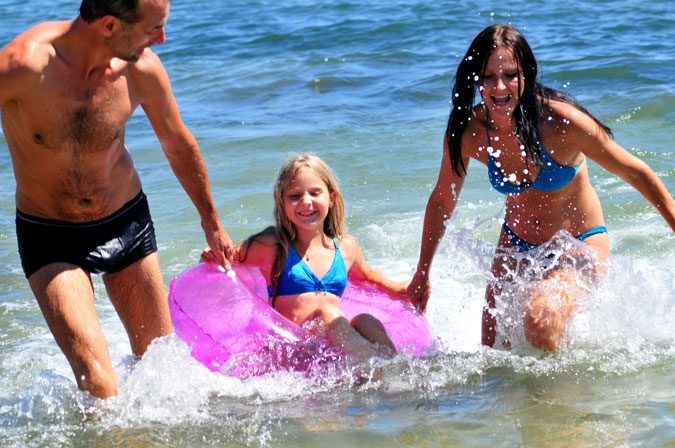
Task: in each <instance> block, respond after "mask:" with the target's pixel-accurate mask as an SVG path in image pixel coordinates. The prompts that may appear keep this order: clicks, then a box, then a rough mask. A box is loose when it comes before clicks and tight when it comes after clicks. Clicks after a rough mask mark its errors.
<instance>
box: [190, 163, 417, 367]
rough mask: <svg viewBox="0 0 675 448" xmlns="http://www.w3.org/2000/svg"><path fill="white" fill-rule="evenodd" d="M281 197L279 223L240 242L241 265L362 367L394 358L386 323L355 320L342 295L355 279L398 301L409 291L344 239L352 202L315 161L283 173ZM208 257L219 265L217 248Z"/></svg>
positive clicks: (285, 308)
mask: <svg viewBox="0 0 675 448" xmlns="http://www.w3.org/2000/svg"><path fill="white" fill-rule="evenodd" d="M274 199H275V204H274V217H275V221H276V225H275V226H274V227H268V228H267V229H265V230H263V231H262V232H260V233H257V234H255V235H252V236H251V237H249V238H248V239H247V240H246V241H244V242H243V243H240V244H238V245H237V246H236V247H235V250H234V260H235V262H239V263H242V264H248V265H254V266H257V267H258V268H259V269H260V271H261V272H262V274H263V275H264V277H265V279H266V280H267V284H268V285H269V287H268V288H269V291H270V297H271V298H272V306H273V307H274V308H275V309H276V310H277V311H278V312H279V313H280V314H282V315H283V316H285V317H287V318H288V319H290V320H292V321H293V322H295V323H297V324H299V325H302V324H305V323H310V322H312V323H317V324H318V325H316V326H314V327H313V328H314V329H318V328H322V329H323V330H324V331H325V335H326V338H327V339H328V341H329V342H330V343H331V344H332V345H334V346H336V347H338V348H341V349H342V350H343V351H344V352H345V353H347V354H349V355H351V356H353V357H354V358H355V359H356V360H357V361H359V362H362V361H365V360H367V359H368V358H370V357H372V356H373V355H378V356H382V357H391V356H393V355H394V353H395V352H396V349H395V348H394V344H393V343H392V341H391V339H390V338H389V336H388V335H387V332H386V331H385V329H384V326H383V325H382V323H381V322H380V321H378V320H377V319H376V318H374V317H373V316H371V315H369V314H360V315H358V316H356V317H354V318H353V319H352V320H351V321H348V320H347V319H346V318H345V316H344V314H343V313H342V311H341V310H340V296H341V295H342V292H343V291H344V289H345V287H346V285H347V275H348V274H349V277H350V278H354V279H357V280H366V281H368V282H371V283H374V284H376V285H379V286H381V287H382V288H384V290H385V291H387V292H388V293H389V294H390V295H391V296H393V297H396V298H402V297H404V296H405V294H406V289H407V286H408V285H407V283H404V282H393V281H390V280H387V279H386V278H385V277H384V276H383V275H382V274H381V273H379V272H378V271H375V270H373V269H372V268H371V267H370V266H368V264H367V263H366V262H365V261H364V259H363V254H362V253H361V249H360V248H359V246H358V244H357V243H356V241H355V240H354V239H353V238H351V237H349V236H347V235H345V234H344V227H345V225H344V217H345V207H344V200H343V198H342V194H341V193H340V190H339V188H338V182H337V179H336V178H335V175H334V174H333V173H332V171H331V169H330V168H329V167H328V165H326V163H325V162H324V161H323V160H321V159H320V158H318V157H316V156H314V155H301V156H296V157H293V158H292V159H291V160H290V161H288V162H287V163H286V164H285V165H284V166H283V167H282V168H281V170H280V171H279V175H278V176H277V180H276V183H275V185H274ZM202 259H203V260H204V261H206V262H209V263H215V262H216V259H215V257H214V254H213V252H212V251H211V250H210V249H206V250H205V251H204V253H203V254H202ZM305 327H309V326H307V325H306V326H305ZM310 331H315V330H310Z"/></svg>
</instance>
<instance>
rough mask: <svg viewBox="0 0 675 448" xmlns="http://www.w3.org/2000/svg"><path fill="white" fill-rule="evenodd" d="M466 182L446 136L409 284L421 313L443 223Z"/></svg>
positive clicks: (427, 294)
mask: <svg viewBox="0 0 675 448" xmlns="http://www.w3.org/2000/svg"><path fill="white" fill-rule="evenodd" d="M464 166H465V167H466V168H467V169H468V166H469V158H468V157H465V159H464ZM463 185H464V176H459V175H457V173H455V172H454V171H453V169H452V164H451V162H450V156H449V148H448V141H447V139H446V140H445V141H444V142H443V160H442V161H441V169H440V172H439V174H438V180H437V181H436V187H435V188H434V190H433V191H432V192H431V196H430V197H429V201H428V203H427V208H426V212H425V214H424V227H423V228H422V244H421V248H420V257H419V261H418V262H417V271H416V272H415V275H414V276H413V279H412V281H411V282H410V285H409V286H408V295H409V297H410V301H411V302H412V303H413V305H415V306H417V307H418V309H419V310H420V312H422V313H424V312H425V311H426V308H427V301H428V300H429V296H430V294H431V283H430V282H429V271H430V269H431V263H432V261H433V258H434V255H435V254H436V249H437V248H438V243H439V242H440V240H441V238H443V235H445V224H444V223H445V221H446V220H447V219H449V218H450V216H451V215H452V213H453V211H454V210H455V206H456V205H457V201H458V200H459V193H460V191H461V190H462V186H463Z"/></svg>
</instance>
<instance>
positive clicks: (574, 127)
mask: <svg viewBox="0 0 675 448" xmlns="http://www.w3.org/2000/svg"><path fill="white" fill-rule="evenodd" d="M568 106H569V105H568ZM557 112H559V113H560V112H562V114H563V116H566V118H567V120H568V121H569V124H568V129H567V128H566V130H567V134H568V138H569V139H570V140H571V141H572V143H574V144H575V146H576V147H577V148H579V149H580V150H581V151H582V152H583V153H584V154H585V155H586V156H587V157H589V158H590V159H592V160H593V161H594V162H596V163H598V164H599V165H600V166H602V167H603V168H604V169H606V170H607V171H609V172H610V173H612V174H615V175H616V176H618V177H619V178H621V179H622V180H623V181H624V182H626V183H627V184H629V185H631V186H632V187H633V188H635V189H636V190H637V191H638V192H639V193H640V194H641V195H642V196H643V197H644V198H645V199H646V200H647V201H648V202H649V203H650V204H652V205H653V206H654V208H656V210H657V211H658V212H659V213H660V214H661V216H663V219H664V220H665V221H666V223H668V225H669V226H670V228H671V229H672V230H673V231H674V232H675V201H674V200H673V197H672V196H671V195H670V193H669V192H668V190H667V189H666V187H665V185H663V182H661V179H659V177H658V176H657V175H656V173H655V172H654V171H653V170H652V169H651V168H650V167H649V166H648V165H647V164H646V163H645V162H644V161H642V160H640V159H639V158H637V157H635V156H634V155H633V154H631V153H629V152H628V151H626V150H625V149H624V148H622V147H621V146H620V145H619V144H618V143H616V142H615V141H614V140H612V139H611V138H610V137H609V136H608V135H607V133H605V131H604V130H602V129H601V128H600V126H598V124H597V123H595V121H593V120H592V119H591V118H590V117H589V116H588V115H586V114H584V113H583V112H581V111H579V110H578V109H576V108H573V110H570V107H565V106H563V107H562V111H557Z"/></svg>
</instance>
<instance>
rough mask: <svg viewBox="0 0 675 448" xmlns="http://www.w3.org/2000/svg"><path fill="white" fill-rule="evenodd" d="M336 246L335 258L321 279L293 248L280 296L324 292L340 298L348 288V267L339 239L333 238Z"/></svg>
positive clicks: (282, 281)
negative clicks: (338, 242)
mask: <svg viewBox="0 0 675 448" xmlns="http://www.w3.org/2000/svg"><path fill="white" fill-rule="evenodd" d="M333 244H335V257H334V258H333V264H332V265H331V267H330V269H329V270H328V272H326V275H324V276H323V278H321V279H319V278H318V277H317V276H316V275H315V274H314V272H312V270H311V269H310V268H309V266H307V264H306V263H305V262H304V261H303V260H302V258H301V257H300V256H299V255H298V253H297V252H296V251H295V249H294V248H293V246H291V247H290V248H289V250H288V258H286V265H285V266H284V270H283V271H282V272H281V276H280V277H279V288H278V290H277V295H278V296H287V295H294V294H302V293H304V292H313V291H323V292H324V294H325V293H327V292H330V293H332V294H335V295H336V296H338V297H341V296H342V293H343V292H344V290H345V288H346V287H347V266H346V265H345V260H344V258H342V254H341V253H340V249H339V248H338V244H337V239H336V238H335V237H333Z"/></svg>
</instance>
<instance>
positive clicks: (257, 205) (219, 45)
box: [0, 0, 675, 448]
mask: <svg viewBox="0 0 675 448" xmlns="http://www.w3.org/2000/svg"><path fill="white" fill-rule="evenodd" d="M78 7H79V2H77V1H72V0H70V1H66V0H27V1H25V2H16V1H10V0H0V46H4V45H5V44H6V43H7V42H9V41H10V40H11V39H12V37H13V36H15V35H16V34H18V33H19V32H21V31H23V30H25V29H26V28H28V27H30V26H32V25H34V24H36V23H38V22H41V21H45V20H65V19H70V18H72V17H74V16H75V15H76V14H77V10H78ZM674 11H675V5H674V4H673V2H672V1H666V0H648V1H644V2H635V1H633V0H610V1H603V2H597V1H591V0H582V1H577V2H542V1H524V0H515V1H511V2H493V1H471V0H459V1H453V2H450V1H430V0H422V1H410V0H391V1H387V2H381V1H365V0H339V1H334V0H326V1H320V2H319V1H305V0H279V1H266V0H250V1H241V0H228V1H222V2H221V1H203V0H196V1H190V2H188V1H180V0H174V1H173V2H172V9H171V16H170V19H169V22H168V23H167V27H166V31H167V41H166V43H165V44H164V45H161V46H157V47H154V49H155V51H156V52H157V53H158V54H159V55H160V57H161V59H162V60H163V62H164V64H165V66H166V69H167V71H168V73H169V76H170V78H171V81H172V85H173V89H174V93H175V95H176V98H177V101H178V103H179V106H180V108H181V111H182V117H183V119H184V121H185V123H186V124H187V126H188V127H189V128H190V130H191V131H192V132H193V133H194V134H195V136H196V137H197V139H198V141H199V144H200V146H201V150H202V152H203V154H204V158H205V159H206V162H207V165H208V168H209V175H210V180H211V185H212V188H213V192H214V196H215V202H216V205H217V207H218V210H219V213H220V216H221V218H222V221H223V223H224V225H225V228H226V229H227V231H228V232H229V233H230V235H231V236H232V238H233V239H234V240H235V241H240V240H242V239H244V238H245V237H247V236H248V235H250V234H251V233H253V232H256V231H258V230H260V229H262V228H263V227H265V226H267V225H269V224H271V223H272V197H271V189H272V182H273V179H274V176H275V174H276V172H277V170H278V168H279V167H280V165H281V164H282V163H283V162H284V161H285V160H286V159H287V158H288V157H289V155H291V154H293V153H304V152H313V153H315V154H317V155H320V156H321V157H323V158H324V159H325V160H326V161H328V163H329V164H330V165H331V166H332V167H333V169H334V170H335V171H336V173H337V174H338V176H339V177H340V180H341V187H342V191H343V194H344V196H345V200H346V205H347V213H348V220H347V222H348V230H349V233H350V234H352V235H354V236H355V237H357V238H358V239H359V240H360V243H361V247H362V249H363V251H364V254H365V257H366V260H367V261H368V262H369V264H371V265H372V266H373V267H375V268H377V269H379V270H380V271H382V272H383V273H385V274H386V275H387V276H388V277H390V278H393V279H397V280H406V279H410V277H411V276H412V274H413V272H414V268H415V265H416V262H417V256H418V253H419V244H420V239H421V231H422V220H423V214H424V208H425V205H426V201H427V198H428V196H429V193H430V191H431V189H432V187H433V185H434V184H435V182H436V178H437V175H438V168H439V164H440V160H441V143H442V138H443V132H444V130H445V125H446V122H447V118H448V113H449V110H450V108H449V100H450V96H451V85H452V81H453V76H454V72H455V70H456V68H457V63H458V60H459V58H460V57H461V56H462V55H463V54H464V52H465V51H466V48H467V47H468V45H469V44H470V42H471V40H472V39H473V37H474V36H475V35H476V34H477V33H478V32H479V31H480V30H481V29H483V28H484V27H485V26H487V25H490V24H492V23H501V22H510V23H512V24H514V25H515V26H516V27H518V28H519V29H521V30H522V31H523V32H524V34H525V35H526V37H527V38H528V41H529V42H530V44H531V46H532V47H533V50H534V52H535V55H536V57H537V59H538V61H539V63H540V74H541V80H542V81H543V82H544V83H545V84H548V85H550V86H552V87H555V88H558V89H560V90H564V91H566V92H569V93H571V94H572V95H574V96H575V97H576V98H577V99H578V100H579V101H580V102H581V103H582V104H584V105H585V106H586V107H587V108H588V109H589V110H591V111H592V112H593V113H594V114H596V115H597V116H598V117H599V118H600V119H601V120H603V121H604V122H605V123H607V124H608V125H609V126H610V127H611V128H612V129H613V131H614V135H615V139H616V140H617V141H618V142H619V143H620V144H621V145H622V146H624V147H625V148H626V149H628V150H629V151H631V152H632V153H634V154H636V155H637V156H639V157H640V158H642V159H643V160H645V161H646V162H647V163H648V164H649V165H650V166H651V167H652V168H653V169H654V171H655V172H656V173H657V174H658V175H659V177H660V178H661V180H662V181H663V182H664V184H665V185H666V187H667V188H668V190H669V191H670V192H671V194H672V193H675V163H674V162H673V156H674V154H675V152H674V150H673V148H674V147H675V135H674V133H673V131H674V129H675V83H673V79H674V75H675V70H674V69H673V67H675V12H674ZM0 89H2V86H0ZM127 146H128V147H129V150H130V152H131V154H132V156H133V158H134V161H135V163H136V167H137V169H138V171H139V173H140V175H141V178H142V181H143V188H144V190H145V191H146V193H147V194H148V197H149V201H150V207H151V210H152V216H153V219H154V222H155V227H156V229H157V237H158V244H159V254H160V260H161V263H162V267H163V275H164V279H165V282H166V285H167V288H168V284H169V282H170V281H171V279H172V278H174V277H176V276H177V275H179V274H180V273H181V272H182V271H183V270H184V269H186V268H187V267H189V266H191V265H193V264H195V263H197V262H198V259H199V255H200V253H201V250H202V248H203V247H204V246H205V244H206V243H205V240H204V236H203V234H202V231H201V228H200V223H199V219H198V215H197V213H196V212H195V209H194V207H193V206H192V205H191V203H190V201H189V199H188V198H187V196H186V194H185V193H184V192H183V190H182V189H181V187H180V185H179V183H178V181H177V180H176V178H175V177H174V176H173V174H172V172H171V169H170V167H169V165H168V163H167V161H166V159H165V157H164V155H163V153H162V151H161V148H160V146H159V144H158V142H157V139H156V138H155V136H154V134H153V132H152V129H151V127H150V125H149V123H148V121H147V119H146V117H145V115H144V114H143V113H142V110H141V109H140V108H139V110H138V112H137V113H136V114H135V115H134V116H133V118H132V120H131V121H130V123H129V125H128V127H127ZM589 165H590V166H589V170H590V174H591V179H592V183H593V186H594V188H595V189H596V191H597V192H598V195H599V196H600V200H601V201H602V204H603V210H604V213H605V219H606V224H607V227H608V228H609V237H610V242H611V245H612V257H611V259H610V260H609V262H608V263H607V274H606V276H605V278H604V280H603V281H602V282H601V283H600V284H599V285H598V286H597V287H594V288H592V289H591V291H590V292H589V293H588V294H586V295H584V296H582V297H580V299H579V310H578V315H577V317H576V319H575V320H574V322H573V324H572V325H571V327H570V331H569V335H568V340H569V346H568V347H567V348H564V349H563V350H561V351H559V352H556V353H545V352H540V351H536V350H533V349H532V348H530V347H528V346H527V345H526V344H522V343H518V340H517V338H515V339H514V347H513V348H512V349H511V350H508V351H507V350H497V349H488V348H483V347H481V345H480V313H481V307H482V304H483V297H484V290H485V283H486V280H485V273H486V270H487V269H488V267H489V265H490V260H491V257H492V252H493V251H494V246H495V243H496V240H497V236H498V231H499V226H500V220H501V219H502V217H503V213H504V210H503V196H501V195H499V194H498V193H496V192H495V191H493V190H492V189H491V188H490V187H489V184H488V180H487V173H486V169H485V168H484V167H482V166H479V164H477V163H475V162H474V163H472V164H471V166H470V167H469V176H468V178H467V181H466V183H465V186H464V189H463V191H462V193H461V201H460V204H459V206H458V208H457V212H456V214H455V217H454V219H453V221H452V222H451V224H450V226H449V227H448V232H447V236H446V237H445V239H444V240H443V242H442V244H441V248H440V250H439V252H438V255H437V257H436V260H435V263H434V267H433V271H432V285H433V292H432V295H431V300H430V302H429V308H428V313H427V316H428V319H429V322H430V324H431V327H432V329H433V330H434V333H435V336H436V338H437V343H436V348H435V349H434V350H433V351H432V352H430V353H429V354H428V356H425V357H421V358H412V357H408V356H404V355H401V356H398V357H397V358H395V359H394V360H392V361H388V362H384V361H382V362H380V365H378V367H379V368H380V370H381V373H382V378H381V379H380V380H379V381H374V382H371V383H368V384H365V385H362V386H358V385H355V384H354V382H353V381H350V378H349V377H345V376H341V375H339V374H337V373H336V374H334V375H327V376H326V377H321V378H316V377H306V376H303V375H298V374H294V373H289V372H286V373H278V374H275V375H272V376H267V377H258V378H252V379H246V380H243V381H242V380H240V379H237V378H232V377H228V376H224V375H221V374H218V373H211V372H210V371H208V370H207V369H206V368H204V367H203V366H201V364H199V363H197V362H196V361H194V360H193V359H192V358H191V357H190V354H189V350H188V348H187V346H186V345H185V344H184V343H183V342H181V341H180V340H178V338H177V337H175V335H171V336H168V337H165V338H162V339H160V340H157V341H155V342H154V343H153V344H152V345H151V347H150V348H149V350H148V352H147V354H146V355H145V356H144V357H143V358H142V359H141V360H140V361H136V360H134V359H133V357H132V355H131V350H130V347H129V344H128V340H127V336H126V333H125V331H124V329H123V327H122V325H121V323H120V322H119V320H118V318H117V316H116V314H115V311H114V309H113V307H112V305H111V304H110V302H109V301H108V299H107V296H106V294H105V290H104V288H103V285H102V282H101V280H100V278H99V277H96V276H94V278H93V281H94V287H95V291H96V308H97V311H98V313H99V316H100V319H101V322H102V325H103V329H104V332H105V334H106V337H107V340H108V342H109V345H110V352H111V356H112V359H113V364H114V366H115V368H116V371H117V372H118V374H119V376H120V379H121V382H122V386H121V389H120V393H119V395H118V396H117V397H114V398H111V399H109V400H107V401H104V402H102V401H97V400H93V399H92V398H91V397H90V396H88V395H86V394H84V393H82V392H80V391H78V389H77V387H76V385H75V381H74V378H73V374H72V372H71V370H70V367H69V365H68V363H67V362H66V359H65V357H64V356H63V355H62V354H61V352H60V350H59V349H58V347H57V345H56V344H55V342H54V340H53V338H52V336H51V334H50V332H49V330H48V328H47V325H46V324H45V322H44V319H43V317H42V315H41V313H40V310H39V308H38V306H37V303H36V301H35V300H34V298H33V296H32V293H31V291H30V289H29V287H28V284H27V282H26V280H25V278H24V276H23V273H22V271H21V268H20V263H19V256H18V254H17V245H16V236H15V231H14V212H15V204H14V190H15V181H14V177H13V173H12V165H11V160H10V156H9V152H8V151H7V148H6V142H5V139H4V136H3V135H2V134H0V193H1V194H0V384H2V386H1V387H0V445H2V446H4V447H19V446H35V447H38V446H39V447H44V446H50V447H51V446H54V447H56V446H68V447H92V446H143V447H160V446H162V447H163V446H175V447H183V446H186V447H187V446H189V447H195V446H203V447H208V446H227V447H230V446H233V447H237V446H239V447H245V446H252V447H302V446H307V447H310V446H311V447H335V446H344V447H352V446H354V447H360V446H363V447H369V448H374V447H392V446H401V447H445V446H505V447H511V446H523V447H539V446H553V447H555V446H565V447H567V446H574V447H598V446H603V447H604V446H608V447H609V446H611V447H642V446H649V447H655V446H674V445H675V392H674V391H675V325H673V322H674V321H675V235H674V234H673V232H672V231H671V230H670V229H669V228H668V226H667V225H666V224H665V222H664V221H663V220H662V219H661V217H660V216H659V215H658V213H657V212H656V211H655V210H654V208H653V207H651V206H650V205H649V204H648V203H647V202H646V201H645V200H644V199H643V198H642V197H641V196H640V194H639V193H637V192H636V191H635V190H634V189H632V188H631V187H630V186H628V185H627V184H625V183H624V182H622V181H621V180H619V179H618V178H616V177H615V176H613V175H611V174H609V173H608V172H606V171H605V170H603V169H602V168H601V167H599V166H598V165H596V164H594V163H592V162H591V163H590V164H589Z"/></svg>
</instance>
